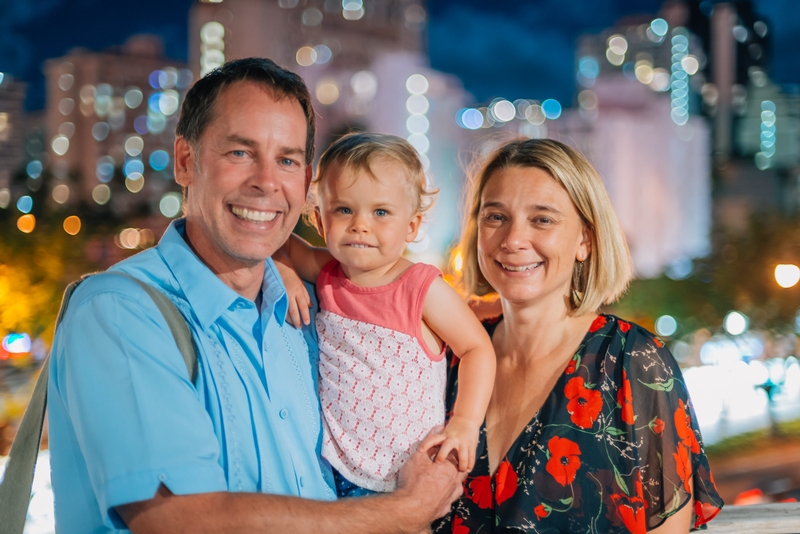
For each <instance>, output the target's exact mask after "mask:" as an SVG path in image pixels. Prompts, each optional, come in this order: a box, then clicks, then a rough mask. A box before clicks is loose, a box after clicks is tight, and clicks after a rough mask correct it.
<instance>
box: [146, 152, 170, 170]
mask: <svg viewBox="0 0 800 534" xmlns="http://www.w3.org/2000/svg"><path fill="white" fill-rule="evenodd" d="M167 165H169V154H167V152H166V150H156V151H154V152H153V153H152V154H150V167H152V168H153V170H154V171H163V170H164V169H166V168H167Z"/></svg>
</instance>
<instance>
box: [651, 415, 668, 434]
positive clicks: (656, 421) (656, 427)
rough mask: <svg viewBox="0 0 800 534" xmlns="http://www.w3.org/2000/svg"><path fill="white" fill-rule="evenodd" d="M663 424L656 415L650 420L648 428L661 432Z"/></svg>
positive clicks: (657, 432)
mask: <svg viewBox="0 0 800 534" xmlns="http://www.w3.org/2000/svg"><path fill="white" fill-rule="evenodd" d="M664 426H665V425H664V421H662V420H661V419H659V418H658V417H655V418H654V419H653V420H652V421H650V430H652V431H653V432H655V433H656V434H661V433H662V432H663V431H664Z"/></svg>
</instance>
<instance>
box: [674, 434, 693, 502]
mask: <svg viewBox="0 0 800 534" xmlns="http://www.w3.org/2000/svg"><path fill="white" fill-rule="evenodd" d="M672 457H673V458H675V470H676V471H677V472H678V476H679V477H680V479H681V480H682V481H683V487H684V488H686V491H688V492H690V493H691V491H692V488H690V487H689V479H690V478H692V462H691V460H690V459H689V450H688V449H687V448H686V447H684V446H683V444H682V443H678V450H677V452H675V453H673V455H672Z"/></svg>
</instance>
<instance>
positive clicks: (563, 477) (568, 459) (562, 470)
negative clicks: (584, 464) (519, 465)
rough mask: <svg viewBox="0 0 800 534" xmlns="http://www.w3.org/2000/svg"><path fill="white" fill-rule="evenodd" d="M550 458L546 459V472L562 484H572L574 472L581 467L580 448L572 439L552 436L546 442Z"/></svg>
mask: <svg viewBox="0 0 800 534" xmlns="http://www.w3.org/2000/svg"><path fill="white" fill-rule="evenodd" d="M547 448H548V449H549V450H550V459H549V460H548V461H547V466H546V467H545V468H546V469H547V472H548V473H550V475H552V477H553V478H555V479H556V482H558V483H559V484H561V485H562V486H566V485H567V484H572V481H573V480H575V474H576V473H577V472H578V469H580V467H581V459H580V458H578V457H579V456H580V455H581V449H580V447H578V444H577V443H575V442H574V441H570V440H568V439H566V438H559V437H558V436H553V437H552V438H550V441H548V442H547Z"/></svg>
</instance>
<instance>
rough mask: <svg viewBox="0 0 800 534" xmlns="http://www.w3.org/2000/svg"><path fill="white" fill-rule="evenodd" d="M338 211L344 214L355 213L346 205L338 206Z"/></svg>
mask: <svg viewBox="0 0 800 534" xmlns="http://www.w3.org/2000/svg"><path fill="white" fill-rule="evenodd" d="M336 211H338V212H339V213H342V214H344V215H350V214H351V213H353V211H352V210H351V209H350V208H345V207H341V208H336Z"/></svg>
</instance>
